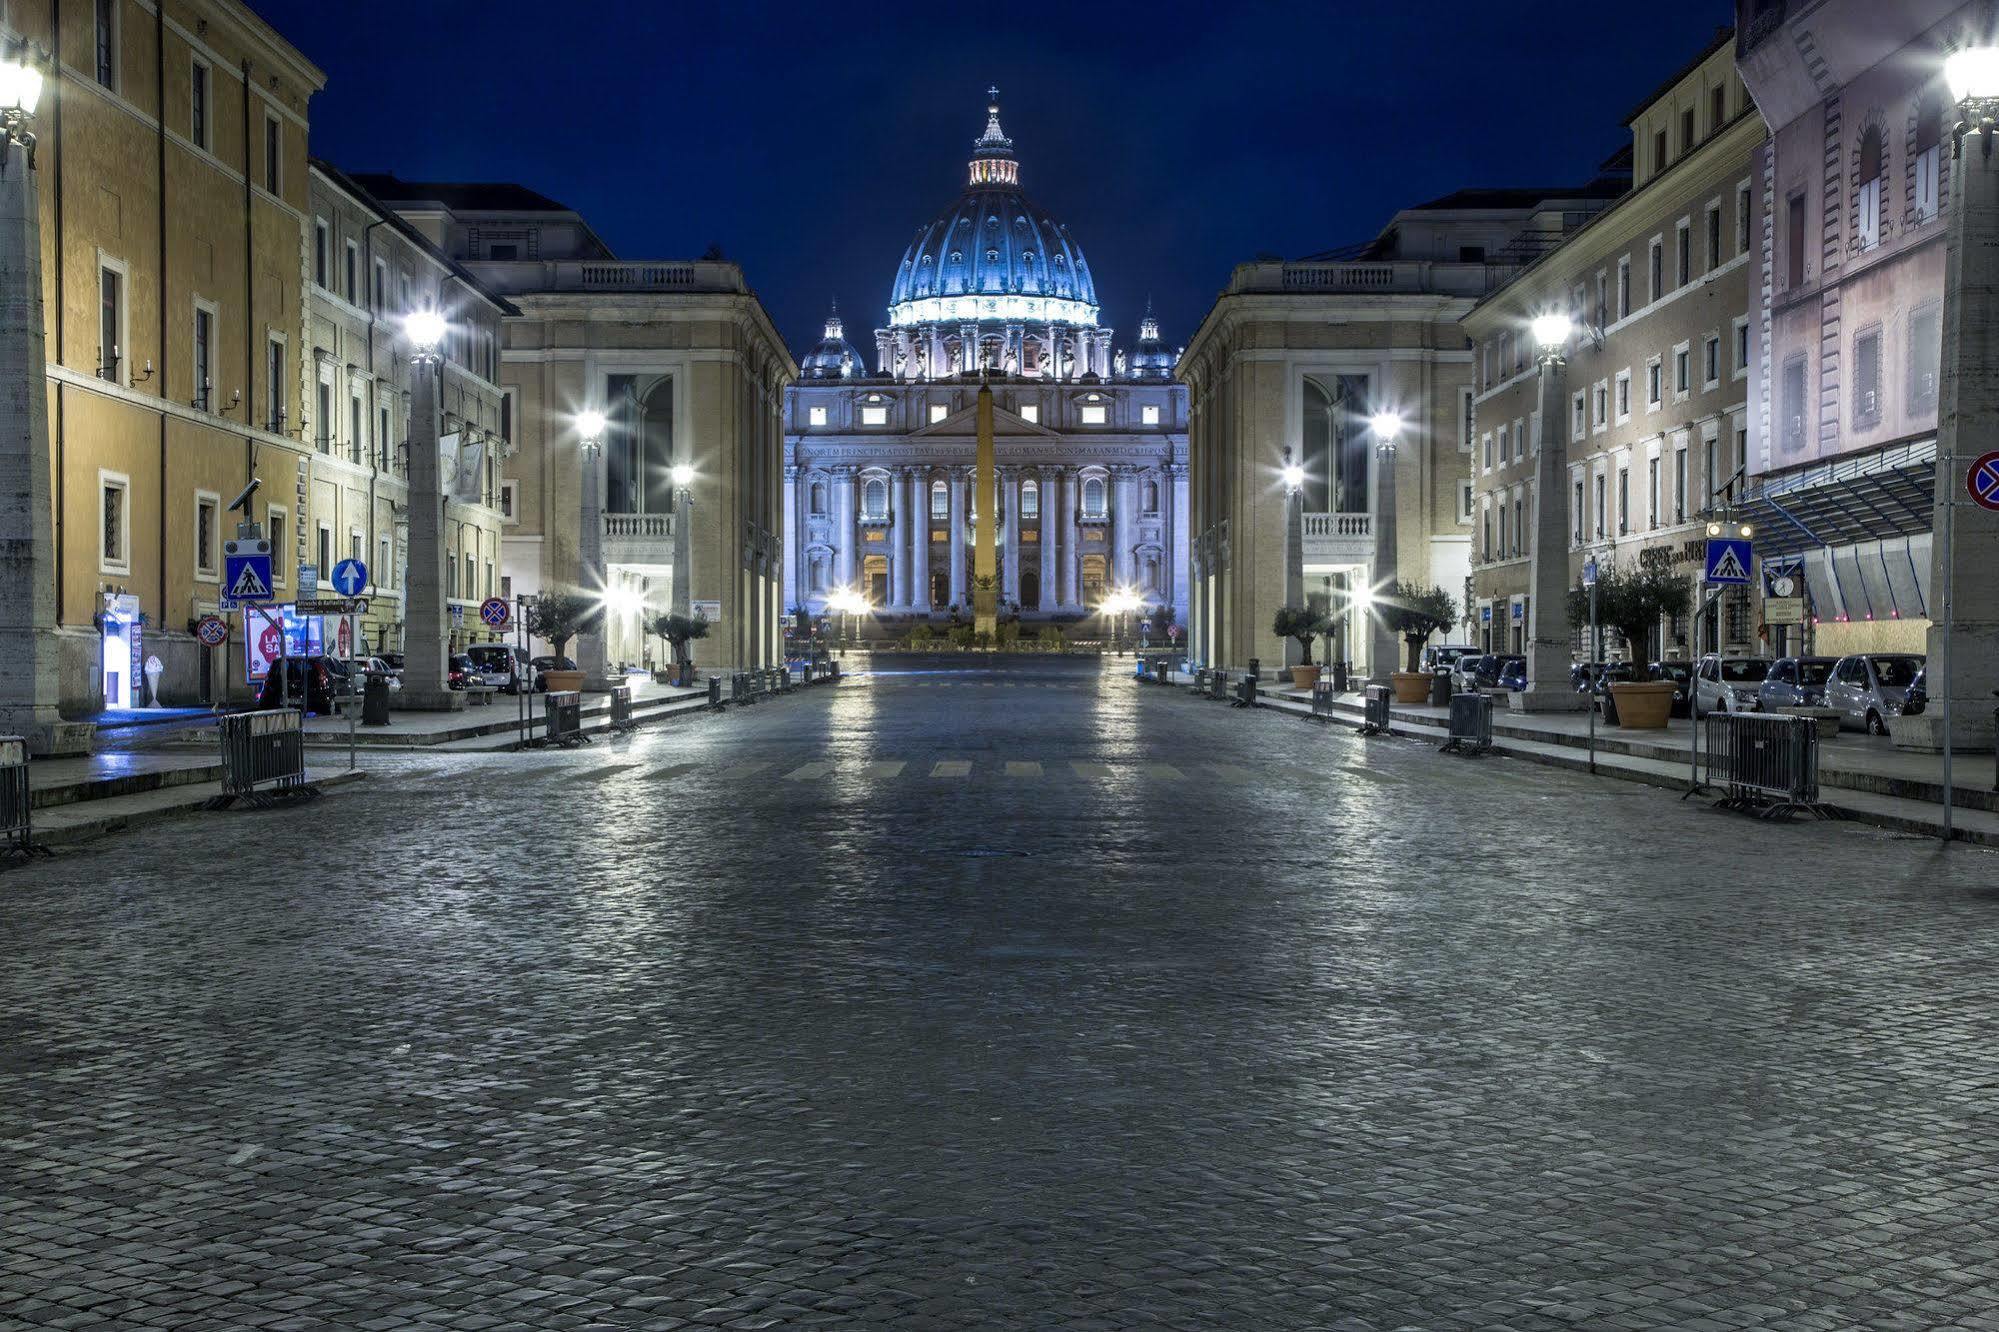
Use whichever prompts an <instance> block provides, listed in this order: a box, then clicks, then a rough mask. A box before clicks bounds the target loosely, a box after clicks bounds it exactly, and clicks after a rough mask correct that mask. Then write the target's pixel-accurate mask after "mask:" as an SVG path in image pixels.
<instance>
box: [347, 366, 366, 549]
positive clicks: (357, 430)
mask: <svg viewBox="0 0 1999 1332" xmlns="http://www.w3.org/2000/svg"><path fill="white" fill-rule="evenodd" d="M347 429H348V432H349V436H350V437H349V439H348V441H347V451H348V457H349V458H351V459H352V460H353V461H355V462H357V463H358V462H360V461H361V455H362V452H363V450H365V449H367V446H368V409H367V406H366V404H364V403H363V402H362V401H361V399H360V397H359V396H358V395H357V396H355V397H351V398H349V399H348V400H347ZM354 558H356V559H359V558H360V556H358V555H357V556H355V557H354Z"/></svg>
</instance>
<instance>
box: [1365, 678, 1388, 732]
mask: <svg viewBox="0 0 1999 1332" xmlns="http://www.w3.org/2000/svg"><path fill="white" fill-rule="evenodd" d="M1394 696H1395V695H1394V693H1393V691H1391V690H1390V689H1389V687H1388V686H1387V685H1369V686H1368V687H1367V688H1366V689H1365V690H1363V691H1362V692H1361V696H1360V733H1361V734H1362V735H1386V734H1387V733H1388V704H1389V701H1390V700H1391V699H1393V698H1394Z"/></svg>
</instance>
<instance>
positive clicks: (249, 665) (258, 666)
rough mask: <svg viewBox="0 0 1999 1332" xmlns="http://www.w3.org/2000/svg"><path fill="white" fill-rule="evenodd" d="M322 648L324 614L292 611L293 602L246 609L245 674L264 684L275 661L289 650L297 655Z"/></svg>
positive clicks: (246, 677) (257, 682)
mask: <svg viewBox="0 0 1999 1332" xmlns="http://www.w3.org/2000/svg"><path fill="white" fill-rule="evenodd" d="M320 651H321V638H320V617H319V616H317V615H306V616H298V615H294V614H292V609H291V607H289V606H251V607H248V608H247V609H245V610H244V612H243V678H244V679H245V680H247V681H248V682H249V683H251V684H262V683H263V682H264V677H265V676H267V675H269V674H270V673H271V663H272V662H274V661H276V660H277V659H278V658H279V657H281V656H283V655H285V654H286V653H287V652H289V653H290V654H291V655H292V656H295V657H309V656H317V655H318V654H319V653H320Z"/></svg>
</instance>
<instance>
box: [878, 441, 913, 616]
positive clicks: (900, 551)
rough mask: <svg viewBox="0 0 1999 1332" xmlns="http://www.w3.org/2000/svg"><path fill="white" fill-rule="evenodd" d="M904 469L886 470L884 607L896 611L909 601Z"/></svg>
mask: <svg viewBox="0 0 1999 1332" xmlns="http://www.w3.org/2000/svg"><path fill="white" fill-rule="evenodd" d="M903 478H904V472H903V469H902V468H900V467H891V468H890V469H889V472H888V541H887V542H886V543H885V545H886V547H887V550H888V604H887V605H886V606H884V607H883V608H882V609H883V610H894V611H899V610H901V609H902V608H903V607H905V606H907V605H908V604H909V592H908V590H907V587H908V584H907V583H906V581H905V580H906V579H907V578H908V575H909V515H908V514H907V513H905V512H904V510H905V509H906V508H908V507H909V501H908V499H907V498H906V497H905V494H904V486H903Z"/></svg>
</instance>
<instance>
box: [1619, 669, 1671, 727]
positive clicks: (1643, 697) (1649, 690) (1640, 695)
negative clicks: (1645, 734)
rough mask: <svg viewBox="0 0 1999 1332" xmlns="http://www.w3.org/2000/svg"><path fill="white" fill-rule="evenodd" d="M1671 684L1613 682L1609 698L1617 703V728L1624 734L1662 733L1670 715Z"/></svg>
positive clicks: (1664, 681)
mask: <svg viewBox="0 0 1999 1332" xmlns="http://www.w3.org/2000/svg"><path fill="white" fill-rule="evenodd" d="M1673 688H1674V686H1673V682H1672V681H1671V680H1638V681H1633V682H1631V683H1622V682H1613V683H1612V684H1611V686H1610V696H1611V698H1612V699H1614V700H1615V701H1616V703H1617V724H1618V725H1619V726H1621V727H1623V728H1624V729H1625V730H1627V731H1663V730H1665V729H1666V722H1667V719H1668V718H1670V717H1671V716H1672V715H1673Z"/></svg>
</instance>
